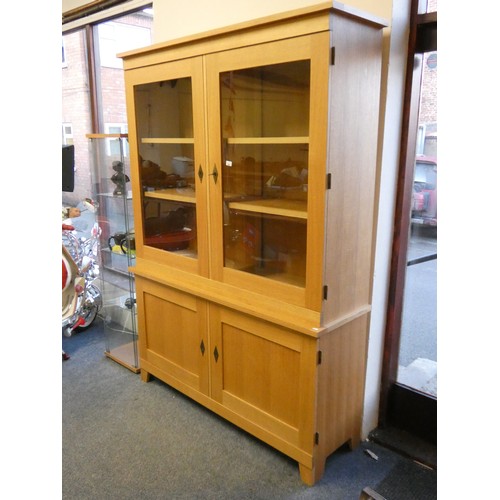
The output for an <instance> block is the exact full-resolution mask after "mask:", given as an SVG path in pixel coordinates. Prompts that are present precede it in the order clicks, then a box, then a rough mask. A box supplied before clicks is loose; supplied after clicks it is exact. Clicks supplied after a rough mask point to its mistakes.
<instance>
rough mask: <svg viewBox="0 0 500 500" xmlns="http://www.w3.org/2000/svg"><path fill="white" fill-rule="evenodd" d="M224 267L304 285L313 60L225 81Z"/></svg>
mask: <svg viewBox="0 0 500 500" xmlns="http://www.w3.org/2000/svg"><path fill="white" fill-rule="evenodd" d="M220 92H221V116H222V137H223V162H222V164H223V172H222V183H223V184H222V185H223V193H224V211H223V213H224V251H225V254H224V265H225V266H226V267H230V268H233V269H238V270H240V271H244V272H248V273H252V274H257V275H262V276H266V277H268V278H272V279H275V280H279V281H285V282H289V283H293V284H295V285H299V286H304V285H305V261H306V235H307V192H308V191H307V180H308V168H309V164H308V153H309V147H308V144H309V96H310V64H309V61H294V62H291V63H284V64H275V65H269V66H263V67H258V68H250V69H243V70H239V71H231V72H226V73H222V74H221V78H220Z"/></svg>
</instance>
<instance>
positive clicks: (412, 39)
mask: <svg viewBox="0 0 500 500" xmlns="http://www.w3.org/2000/svg"><path fill="white" fill-rule="evenodd" d="M418 4H419V1H418V0H412V2H411V12H410V31H409V40H408V56H407V65H406V78H405V97H404V106H403V122H402V133H401V144H400V158H399V172H398V182H397V195H396V210H395V218H394V229H393V244H392V258H391V272H390V283H389V293H388V308H387V321H386V331H385V342H384V353H383V366H382V377H381V393H380V406H379V423H380V425H381V426H395V427H398V428H402V429H404V430H407V431H409V432H412V433H413V434H415V435H418V436H421V437H423V438H426V439H428V440H429V441H432V442H435V440H436V426H437V423H436V422H437V398H433V397H432V396H429V395H426V394H423V393H421V392H419V391H417V390H413V389H411V388H409V387H406V386H403V385H400V384H398V383H397V382H396V379H397V372H398V361H399V346H400V337H401V324H402V312H403V296H404V288H405V277H406V268H407V258H408V255H407V253H408V240H409V227H410V223H411V222H410V207H411V198H412V185H413V170H414V163H415V151H416V131H417V128H418V112H419V101H420V86H421V77H422V64H423V56H422V54H423V52H427V51H431V50H437V43H436V34H437V12H435V13H430V14H418ZM423 415H425V418H422V416H423Z"/></svg>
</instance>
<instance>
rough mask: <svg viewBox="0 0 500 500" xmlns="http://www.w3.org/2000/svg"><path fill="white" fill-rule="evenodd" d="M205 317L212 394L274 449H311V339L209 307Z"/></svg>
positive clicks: (312, 363)
mask: <svg viewBox="0 0 500 500" xmlns="http://www.w3.org/2000/svg"><path fill="white" fill-rule="evenodd" d="M209 316H210V331H211V338H212V345H211V351H212V352H211V377H212V389H211V395H212V398H213V399H215V400H216V401H218V402H219V403H221V404H222V405H223V406H224V407H225V408H226V409H228V410H231V411H232V412H233V413H235V414H237V415H238V416H240V417H242V418H243V420H244V421H246V422H247V423H248V422H251V423H252V425H254V426H256V427H257V428H258V429H260V430H261V432H263V433H264V435H263V436H262V435H261V436H259V437H263V438H264V439H265V440H266V441H268V442H270V443H271V444H273V445H274V446H276V447H277V448H278V449H282V450H283V449H284V450H285V451H286V452H287V453H292V456H293V453H294V451H293V450H296V449H302V450H305V451H307V452H311V449H312V443H313V415H314V399H315V398H314V394H315V380H316V373H315V369H316V362H315V360H316V357H315V356H316V347H315V346H316V341H315V339H312V338H309V337H307V336H303V335H300V334H297V333H295V332H293V331H291V330H287V329H285V328H281V327H277V326H275V325H272V324H271V323H267V322H265V321H261V320H257V319H255V318H253V317H251V316H246V315H244V314H241V313H238V312H236V311H233V310H230V309H226V308H223V307H218V306H214V305H211V306H210V311H209ZM240 425H241V424H240ZM250 430H251V431H253V432H254V433H255V428H251V429H250ZM257 435H258V432H257ZM296 458H298V459H299V458H300V457H296Z"/></svg>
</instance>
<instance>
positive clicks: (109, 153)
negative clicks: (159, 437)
mask: <svg viewBox="0 0 500 500" xmlns="http://www.w3.org/2000/svg"><path fill="white" fill-rule="evenodd" d="M87 138H88V139H89V148H90V159H91V172H92V185H93V197H94V202H95V205H96V208H97V210H96V216H97V222H98V224H99V227H100V229H101V235H100V268H101V269H100V271H101V272H100V277H101V284H100V285H101V290H102V295H103V306H102V309H101V312H100V316H101V318H102V320H103V322H104V332H105V341H106V348H105V349H106V350H105V354H106V356H107V357H108V358H110V359H113V360H114V361H116V362H118V363H120V364H122V365H123V366H125V367H126V368H128V369H130V370H132V371H133V372H135V373H138V372H139V354H138V345H137V328H136V306H135V286H134V276H133V274H132V273H131V272H130V267H131V266H133V265H134V262H135V235H134V221H133V212H132V191H131V188H130V161H129V158H130V156H129V152H128V139H127V135H126V134H87Z"/></svg>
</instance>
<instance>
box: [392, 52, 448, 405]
mask: <svg viewBox="0 0 500 500" xmlns="http://www.w3.org/2000/svg"><path fill="white" fill-rule="evenodd" d="M421 62H422V63H423V73H422V86H421V93H420V110H419V124H418V125H419V132H420V133H419V135H418V139H417V140H419V141H420V143H418V144H417V148H416V151H417V152H418V153H422V154H417V155H416V158H415V167H414V174H413V196H412V207H411V228H410V239H409V245H408V261H407V268H406V281H405V292H404V303H403V317H402V325H401V341H400V352H399V370H398V376H397V381H398V382H400V383H402V384H404V385H407V386H409V387H412V388H414V389H417V390H419V391H421V392H424V393H426V394H430V395H432V396H436V397H437V347H436V339H437V294H436V289H437V220H438V217H437V103H436V97H437V52H430V53H425V54H424V55H423V58H422V59H421Z"/></svg>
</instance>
